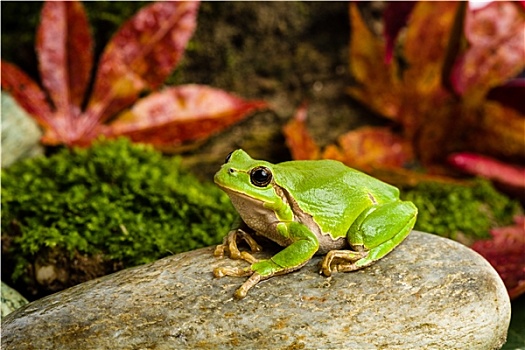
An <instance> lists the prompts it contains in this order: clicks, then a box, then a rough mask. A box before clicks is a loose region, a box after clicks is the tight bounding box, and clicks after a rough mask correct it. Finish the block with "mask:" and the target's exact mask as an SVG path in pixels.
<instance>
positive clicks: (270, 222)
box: [221, 186, 292, 247]
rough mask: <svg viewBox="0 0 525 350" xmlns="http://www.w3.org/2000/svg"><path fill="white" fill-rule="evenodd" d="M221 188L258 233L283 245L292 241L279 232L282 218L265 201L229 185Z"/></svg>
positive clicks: (249, 225) (241, 215)
mask: <svg viewBox="0 0 525 350" xmlns="http://www.w3.org/2000/svg"><path fill="white" fill-rule="evenodd" d="M221 189H222V190H223V191H224V192H226V194H227V195H228V196H229V197H230V200H231V202H232V204H233V206H234V207H235V209H236V210H237V213H239V216H240V217H241V218H242V220H243V221H244V223H245V224H246V225H248V227H250V228H251V229H252V230H254V231H255V232H257V234H259V235H261V236H264V237H266V238H268V239H270V240H272V241H274V242H276V243H277V244H279V245H281V246H283V247H285V246H288V245H290V244H291V243H292V241H291V240H290V239H289V238H287V237H284V236H282V235H281V234H279V232H278V231H277V225H278V224H279V223H280V222H281V221H282V219H279V218H278V216H277V214H276V212H275V211H274V210H273V209H271V208H269V207H268V206H266V205H264V202H263V201H261V200H258V199H255V198H253V197H250V196H247V195H245V194H244V193H241V192H237V191H235V190H233V189H230V188H227V187H223V186H221ZM290 220H291V219H290Z"/></svg>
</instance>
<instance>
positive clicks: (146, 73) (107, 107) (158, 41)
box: [87, 1, 199, 122]
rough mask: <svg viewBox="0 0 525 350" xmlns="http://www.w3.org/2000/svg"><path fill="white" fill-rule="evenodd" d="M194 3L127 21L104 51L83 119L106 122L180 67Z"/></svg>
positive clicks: (170, 5)
mask: <svg viewBox="0 0 525 350" xmlns="http://www.w3.org/2000/svg"><path fill="white" fill-rule="evenodd" d="M198 7H199V3H198V2H171V1H166V2H157V3H154V4H152V5H150V6H147V7H145V8H143V9H142V10H140V11H139V12H138V13H137V14H136V15H135V16H134V17H133V18H132V19H131V20H129V21H128V22H126V23H125V24H124V25H123V26H122V27H121V29H120V30H119V31H118V33H117V34H115V36H114V37H113V38H112V40H111V41H110V43H109V44H108V45H107V46H106V49H105V50H104V53H103V55H102V58H101V60H100V66H99V69H98V72H97V76H96V80H95V85H94V90H93V95H92V97H91V100H90V102H89V106H88V111H87V114H89V115H90V118H92V119H96V120H97V121H100V122H102V121H104V120H106V119H108V118H109V117H111V116H112V115H114V114H115V113H117V112H119V111H121V110H122V109H123V108H125V107H128V106H129V105H131V104H132V103H133V102H134V101H135V100H136V99H137V98H138V95H139V93H140V92H141V91H142V90H143V89H155V88H157V87H158V86H159V85H160V84H162V82H163V81H164V80H165V78H166V77H167V75H168V74H169V73H170V72H171V71H172V70H173V69H174V67H175V66H176V65H177V63H178V62H179V60H180V58H181V56H182V54H183V52H184V50H185V48H186V44H187V43H188V40H189V39H190V37H191V35H192V34H193V30H194V28H195V26H196V17H197V10H198Z"/></svg>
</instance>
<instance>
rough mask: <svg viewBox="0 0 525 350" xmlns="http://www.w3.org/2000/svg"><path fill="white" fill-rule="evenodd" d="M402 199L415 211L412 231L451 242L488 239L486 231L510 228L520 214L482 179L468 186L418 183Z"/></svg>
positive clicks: (508, 200) (511, 201) (513, 204)
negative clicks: (413, 229)
mask: <svg viewBox="0 0 525 350" xmlns="http://www.w3.org/2000/svg"><path fill="white" fill-rule="evenodd" d="M402 197H403V199H405V200H410V201H412V202H414V204H415V205H416V206H417V207H418V209H419V214H418V220H417V223H416V226H415V229H416V230H421V231H425V232H430V233H435V234H438V235H440V236H444V237H449V238H453V239H457V238H462V239H464V238H465V237H466V238H467V239H470V240H471V239H476V238H487V237H490V234H489V230H490V228H492V227H498V226H505V225H509V224H511V223H512V218H513V217H514V215H516V214H517V213H518V212H519V211H521V208H520V204H519V203H518V202H517V201H513V200H511V199H509V198H507V197H506V196H504V195H503V194H501V193H499V192H498V191H497V190H496V189H494V187H493V186H492V185H491V184H490V183H489V182H488V181H486V180H482V179H479V180H476V181H475V182H474V184H473V185H472V186H462V185H455V184H442V183H439V184H438V183H429V182H427V183H421V184H419V185H417V186H416V187H413V188H408V189H404V190H403V191H402ZM458 235H461V237H459V236H458Z"/></svg>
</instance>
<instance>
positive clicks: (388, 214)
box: [214, 150, 417, 299]
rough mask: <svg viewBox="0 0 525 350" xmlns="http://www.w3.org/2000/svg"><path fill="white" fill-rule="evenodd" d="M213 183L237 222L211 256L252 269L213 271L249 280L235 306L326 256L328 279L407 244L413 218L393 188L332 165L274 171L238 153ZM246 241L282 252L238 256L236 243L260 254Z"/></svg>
mask: <svg viewBox="0 0 525 350" xmlns="http://www.w3.org/2000/svg"><path fill="white" fill-rule="evenodd" d="M215 183H216V184H217V185H218V186H219V187H220V188H221V189H223V190H224V191H225V192H226V193H227V194H228V195H229V197H230V199H231V201H232V203H233V205H234V206H235V208H236V209H237V212H238V213H239V216H240V218H239V220H237V222H236V223H235V225H234V227H233V228H232V230H231V231H230V232H229V233H228V235H227V236H226V237H225V238H224V242H223V244H221V245H218V246H217V249H216V250H215V255H216V256H223V255H224V254H225V253H226V254H227V255H229V256H230V257H231V258H232V259H243V260H246V261H248V262H249V263H251V266H249V267H246V268H227V267H221V268H216V269H215V270H214V275H215V276H216V277H222V276H250V278H249V279H248V280H247V281H246V282H245V283H244V284H243V285H242V286H241V287H240V288H239V289H238V290H237V291H236V293H235V297H237V298H239V299H240V298H243V297H245V296H246V294H247V292H248V290H249V289H250V288H252V287H253V286H254V285H256V284H257V283H258V282H259V281H262V280H265V279H268V278H270V277H272V276H276V275H282V274H286V273H289V272H292V271H295V270H297V269H299V268H301V267H302V266H303V265H305V264H306V263H307V262H308V261H309V260H310V259H311V258H312V257H313V256H314V255H315V254H325V253H326V256H325V258H324V260H323V262H322V264H321V273H323V274H324V275H326V276H330V275H331V273H332V272H334V271H343V272H345V271H354V270H358V269H361V268H364V267H366V266H369V265H370V264H372V263H374V262H375V261H377V260H379V259H381V258H382V257H384V256H385V255H387V254H388V253H389V252H390V251H392V250H393V249H394V248H395V247H396V246H397V245H398V244H400V243H401V242H402V241H403V240H404V239H405V238H406V236H408V234H409V233H410V231H411V230H412V228H413V227H414V224H415V222H416V217H417V208H416V206H415V205H414V204H413V203H412V202H404V201H401V200H400V199H399V190H398V189H397V188H396V187H393V186H391V185H388V184H386V183H384V182H381V181H379V180H377V179H375V178H373V177H370V176H368V175H366V174H364V173H361V172H359V171H357V170H354V169H351V168H349V167H347V166H345V165H344V164H342V163H340V162H338V161H334V160H308V161H290V162H284V163H279V164H272V163H269V162H265V161H261V160H254V159H252V158H251V157H250V156H249V155H248V154H247V153H246V152H244V151H243V150H237V151H234V152H232V153H231V154H230V155H229V156H228V158H227V159H226V163H225V164H224V165H223V166H222V167H221V169H220V170H219V171H218V172H217V174H215ZM250 233H255V234H256V235H260V236H264V237H266V238H268V239H270V240H272V241H274V242H276V243H278V244H279V245H281V246H283V247H285V248H284V249H283V250H281V251H280V252H279V253H277V254H275V255H274V256H273V257H272V258H270V259H267V260H260V261H259V260H257V259H256V258H254V257H253V256H252V255H251V254H250V253H248V252H246V251H242V252H241V251H239V249H238V248H237V242H238V240H239V239H242V240H244V241H245V242H246V243H247V244H248V245H249V246H250V248H251V250H252V252H257V251H260V250H261V247H260V246H259V245H258V244H257V242H256V241H255V240H254V239H253V238H252V236H251V235H250Z"/></svg>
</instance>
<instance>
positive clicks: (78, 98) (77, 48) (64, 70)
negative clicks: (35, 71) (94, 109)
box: [36, 1, 93, 118]
mask: <svg viewBox="0 0 525 350" xmlns="http://www.w3.org/2000/svg"><path fill="white" fill-rule="evenodd" d="M92 46H93V43H92V39H91V35H90V33H89V25H88V21H87V17H86V13H85V11H84V8H83V6H82V4H81V3H79V2H58V1H57V2H45V3H44V6H43V7H42V13H41V20H40V25H39V27H38V32H37V39H36V50H37V54H38V60H39V64H40V66H39V68H40V75H41V78H42V84H43V85H44V86H45V87H46V89H47V91H48V93H49V95H50V98H51V99H52V101H53V102H54V105H55V108H56V110H57V115H56V118H72V117H76V116H78V115H79V114H80V108H81V105H82V102H83V100H84V94H85V92H86V89H87V86H88V83H89V78H90V74H91V68H92V64H93V48H92Z"/></svg>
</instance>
